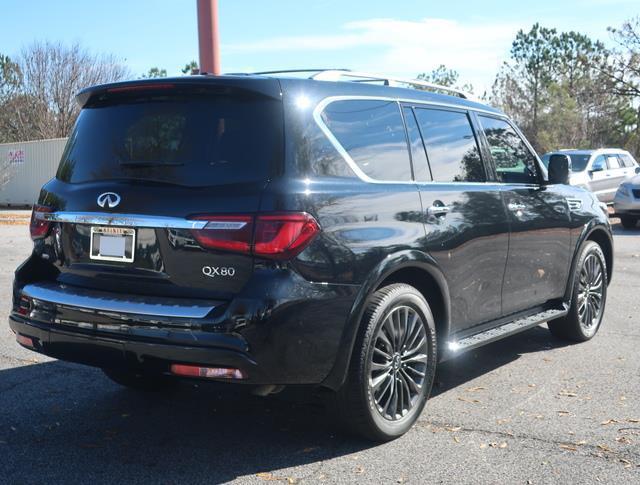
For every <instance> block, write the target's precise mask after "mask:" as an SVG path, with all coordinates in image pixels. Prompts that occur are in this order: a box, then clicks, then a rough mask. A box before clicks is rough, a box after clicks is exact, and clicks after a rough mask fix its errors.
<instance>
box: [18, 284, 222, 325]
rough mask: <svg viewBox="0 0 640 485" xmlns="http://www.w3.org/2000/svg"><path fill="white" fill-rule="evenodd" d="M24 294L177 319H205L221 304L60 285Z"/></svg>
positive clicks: (78, 305)
mask: <svg viewBox="0 0 640 485" xmlns="http://www.w3.org/2000/svg"><path fill="white" fill-rule="evenodd" d="M22 294H23V295H24V296H27V297H29V298H32V299H34V300H37V301H42V302H43V303H52V304H55V305H62V306H66V307H74V308H81V309H85V310H94V311H103V312H109V313H125V314H131V315H147V316H156V317H175V318H204V317H206V316H207V315H208V314H209V312H210V311H211V310H213V309H214V308H215V307H216V306H217V304H218V302H212V301H207V300H192V299H182V298H162V297H153V296H144V297H143V296H133V295H120V294H118V293H109V292H106V291H98V290H90V289H87V288H81V287H76V286H67V285H61V284H58V283H34V284H29V285H26V286H25V287H24V288H23V289H22Z"/></svg>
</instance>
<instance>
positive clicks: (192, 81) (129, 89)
mask: <svg viewBox="0 0 640 485" xmlns="http://www.w3.org/2000/svg"><path fill="white" fill-rule="evenodd" d="M191 89H193V90H194V91H199V92H203V91H213V92H216V91H217V92H220V93H221V94H222V93H225V94H230V93H232V92H246V93H249V92H251V93H253V94H259V95H262V96H265V97H268V98H273V99H277V100H280V99H281V96H282V93H281V89H280V82H279V81H278V80H277V79H274V78H269V77H258V76H255V77H254V76H251V77H249V76H209V75H195V76H184V77H175V78H160V79H139V80H135V81H124V82H117V83H110V84H100V85H97V86H91V87H89V88H85V89H83V90H82V91H80V92H79V93H78V94H77V95H76V98H75V99H76V103H78V105H79V106H80V108H83V107H84V106H86V104H87V103H88V102H89V100H90V99H93V98H96V97H101V98H102V97H107V96H112V95H119V94H127V93H136V92H142V91H149V92H160V91H164V90H178V91H188V90H191Z"/></svg>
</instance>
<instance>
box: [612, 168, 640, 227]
mask: <svg viewBox="0 0 640 485" xmlns="http://www.w3.org/2000/svg"><path fill="white" fill-rule="evenodd" d="M613 208H614V210H615V213H616V215H617V216H618V217H620V222H622V225H623V226H624V228H625V229H633V228H634V227H636V225H637V224H638V220H640V175H637V176H635V177H633V178H631V179H629V180H627V181H626V182H623V183H622V184H620V187H618V191H617V192H616V196H615V198H614V199H613Z"/></svg>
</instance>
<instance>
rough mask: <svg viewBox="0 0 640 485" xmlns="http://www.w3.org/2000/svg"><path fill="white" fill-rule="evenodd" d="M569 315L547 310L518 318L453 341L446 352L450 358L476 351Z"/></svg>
mask: <svg viewBox="0 0 640 485" xmlns="http://www.w3.org/2000/svg"><path fill="white" fill-rule="evenodd" d="M567 313H568V310H567V309H566V308H564V309H562V310H560V309H553V310H545V311H543V312H540V313H536V314H534V315H531V316H528V317H523V318H518V319H517V320H514V321H512V322H509V323H505V324H504V325H500V326H499V327H494V328H490V329H489V330H485V331H483V332H479V333H476V334H474V335H470V336H469V337H465V338H462V339H460V340H452V341H450V342H448V343H447V349H446V350H447V353H448V354H449V355H448V357H453V356H454V355H457V354H459V353H462V352H466V351H467V350H471V349H475V348H476V347H480V346H482V345H485V344H488V343H490V342H494V341H496V340H500V339H501V338H505V337H509V336H510V335H514V334H516V333H519V332H522V331H524V330H528V329H530V328H533V327H536V326H538V325H540V324H541V323H545V322H548V321H549V320H553V319H555V318H559V317H563V316H565V315H566V314H567Z"/></svg>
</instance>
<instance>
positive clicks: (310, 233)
mask: <svg viewBox="0 0 640 485" xmlns="http://www.w3.org/2000/svg"><path fill="white" fill-rule="evenodd" d="M194 219H198V220H206V221H208V222H207V225H206V226H205V227H204V228H203V229H197V230H193V235H194V237H195V238H196V240H197V241H198V243H200V245H201V246H203V247H205V248H207V249H222V250H227V251H235V252H241V253H246V254H253V255H255V256H259V257H263V258H271V259H279V260H284V259H291V258H293V257H294V256H297V255H298V254H300V253H301V252H302V251H303V250H304V248H306V247H307V246H308V245H309V243H310V242H311V240H312V239H313V238H314V237H315V236H316V234H318V232H320V226H319V225H318V223H317V222H316V220H315V219H314V218H313V216H311V215H309V214H307V213H306V212H295V213H281V214H260V215H257V216H247V215H238V216H216V215H203V216H197V217H194Z"/></svg>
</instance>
